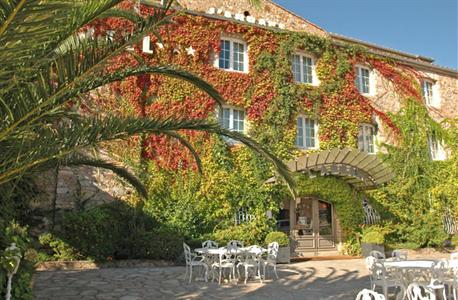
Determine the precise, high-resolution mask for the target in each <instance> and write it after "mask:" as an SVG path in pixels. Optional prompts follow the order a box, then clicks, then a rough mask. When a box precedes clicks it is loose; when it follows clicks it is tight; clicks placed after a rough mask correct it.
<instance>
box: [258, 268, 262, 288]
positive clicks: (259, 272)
mask: <svg viewBox="0 0 458 300" xmlns="http://www.w3.org/2000/svg"><path fill="white" fill-rule="evenodd" d="M257 269H258V276H259V281H261V284H262V277H261V268H260V267H258V268H257Z"/></svg>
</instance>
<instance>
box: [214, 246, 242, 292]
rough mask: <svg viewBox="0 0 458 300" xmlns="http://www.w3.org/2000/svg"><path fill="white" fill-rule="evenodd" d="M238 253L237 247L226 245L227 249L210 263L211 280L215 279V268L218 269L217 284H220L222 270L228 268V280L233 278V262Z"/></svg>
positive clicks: (234, 262)
mask: <svg viewBox="0 0 458 300" xmlns="http://www.w3.org/2000/svg"><path fill="white" fill-rule="evenodd" d="M238 253H239V251H238V248H237V247H232V246H228V247H227V251H226V252H225V253H222V254H220V255H219V259H218V260H217V261H215V262H214V263H213V264H212V274H213V280H215V274H216V273H215V269H218V270H219V277H218V284H221V278H222V276H223V270H229V281H231V279H235V264H236V259H237V254H238ZM231 275H232V277H231Z"/></svg>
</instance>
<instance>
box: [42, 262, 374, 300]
mask: <svg viewBox="0 0 458 300" xmlns="http://www.w3.org/2000/svg"><path fill="white" fill-rule="evenodd" d="M184 271H185V268H184V267H161V268H106V269H96V270H82V271H40V272H37V273H36V274H35V284H34V297H35V298H34V299H37V300H50V299H59V300H73V299H75V300H76V299H78V300H89V299H97V300H98V299H100V300H109V299H110V300H111V299H120V300H140V299H154V300H159V299H280V300H288V299H302V300H303V299H310V300H319V299H348V300H350V299H351V300H353V299H355V296H356V294H357V293H358V291H360V290H361V289H363V288H367V287H369V277H368V274H369V273H368V271H366V269H365V266H364V261H363V260H362V259H351V260H329V261H307V262H300V263H293V264H290V265H279V266H278V275H279V277H280V278H279V279H271V277H270V276H271V275H273V274H271V273H269V274H268V276H269V277H268V280H266V281H265V282H264V283H263V284H260V283H259V281H258V280H254V279H251V280H250V281H249V282H248V284H247V285H245V284H243V282H239V283H238V284H236V283H235V282H233V283H227V282H226V283H224V284H221V285H218V284H217V283H215V282H209V283H205V282H202V281H198V282H194V281H193V282H192V283H191V284H189V283H188V282H187V281H185V280H184V279H183V275H184Z"/></svg>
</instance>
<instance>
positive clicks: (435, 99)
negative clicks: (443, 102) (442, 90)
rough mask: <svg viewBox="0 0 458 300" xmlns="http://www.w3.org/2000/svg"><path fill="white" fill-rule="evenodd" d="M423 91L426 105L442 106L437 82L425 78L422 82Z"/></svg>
mask: <svg viewBox="0 0 458 300" xmlns="http://www.w3.org/2000/svg"><path fill="white" fill-rule="evenodd" d="M421 93H422V95H423V99H424V100H425V103H426V105H428V106H435V107H439V106H440V97H439V90H438V86H437V84H434V82H431V81H429V80H423V81H422V82H421Z"/></svg>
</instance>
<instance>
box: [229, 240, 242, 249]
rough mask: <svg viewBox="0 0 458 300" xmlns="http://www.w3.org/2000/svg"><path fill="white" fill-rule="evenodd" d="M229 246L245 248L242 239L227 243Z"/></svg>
mask: <svg viewBox="0 0 458 300" xmlns="http://www.w3.org/2000/svg"><path fill="white" fill-rule="evenodd" d="M227 246H228V247H237V248H243V243H242V242H241V241H236V240H232V241H229V243H227Z"/></svg>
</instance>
